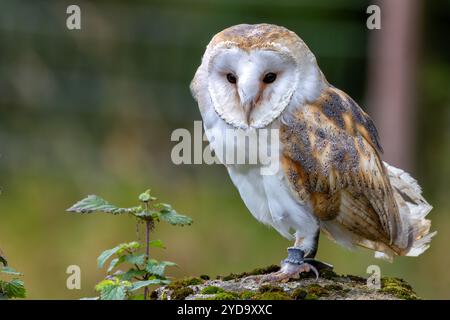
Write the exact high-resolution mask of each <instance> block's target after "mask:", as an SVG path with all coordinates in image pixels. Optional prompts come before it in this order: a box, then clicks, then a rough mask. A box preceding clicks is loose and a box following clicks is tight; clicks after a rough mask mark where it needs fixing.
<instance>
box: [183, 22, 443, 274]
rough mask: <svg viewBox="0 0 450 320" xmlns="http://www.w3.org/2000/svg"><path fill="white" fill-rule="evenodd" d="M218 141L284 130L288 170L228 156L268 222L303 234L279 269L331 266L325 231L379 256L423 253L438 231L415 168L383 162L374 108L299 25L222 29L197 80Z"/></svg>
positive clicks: (282, 152) (241, 186)
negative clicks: (322, 238) (364, 105)
mask: <svg viewBox="0 0 450 320" xmlns="http://www.w3.org/2000/svg"><path fill="white" fill-rule="evenodd" d="M191 91H192V94H193V96H194V98H195V99H196V100H197V102H198V105H199V109H200V113H201V115H202V118H203V125H204V129H205V133H206V135H207V138H208V139H209V141H210V145H211V147H212V148H213V149H215V148H219V147H220V146H219V145H218V143H217V141H220V137H221V136H223V134H224V132H225V131H226V130H244V131H251V130H261V129H264V128H265V129H267V128H270V129H276V130H279V147H278V150H277V152H278V156H279V157H278V159H279V164H280V165H279V169H278V170H277V171H276V173H274V174H272V175H262V174H261V172H260V170H258V169H259V168H258V165H247V164H228V163H227V164H225V165H226V168H227V170H228V173H229V176H230V177H231V180H232V182H233V183H234V185H235V186H236V188H237V189H238V191H239V193H240V196H241V198H242V200H243V201H244V203H245V205H246V206H247V208H248V209H249V211H250V212H251V213H252V215H253V216H254V217H255V218H256V219H257V220H259V221H260V222H262V223H264V224H267V225H269V226H272V227H273V228H275V229H276V230H277V231H278V232H279V233H280V234H281V235H283V236H285V237H287V238H289V239H292V240H293V241H294V240H295V243H294V245H293V246H292V247H289V248H288V257H287V258H286V259H285V260H283V261H282V263H281V268H280V270H279V271H278V272H276V273H273V274H269V275H266V276H264V277H265V278H264V279H265V280H267V281H272V280H273V281H286V280H287V279H290V278H297V277H299V275H300V274H301V273H302V272H309V271H314V273H316V275H318V273H317V269H318V267H323V266H324V265H325V266H328V265H327V264H324V263H321V262H319V261H317V260H315V259H314V257H315V254H316V252H317V248H318V239H319V233H320V231H323V232H324V233H325V234H326V235H327V236H328V237H329V238H331V239H332V240H334V241H336V242H337V243H339V244H341V245H343V246H345V247H348V248H353V247H355V246H361V247H365V248H368V249H372V250H374V251H375V257H377V258H384V259H387V260H390V261H392V259H393V257H394V256H418V255H420V254H421V253H423V252H424V251H425V250H426V249H427V248H428V247H429V242H430V240H431V238H432V237H433V236H434V235H435V233H436V232H433V233H430V231H429V230H430V221H429V220H427V219H425V216H426V215H427V214H428V212H429V211H430V210H431V208H432V207H431V206H430V205H429V204H428V203H427V201H426V200H425V199H424V198H423V197H422V195H421V193H422V191H421V188H420V187H419V185H418V184H417V182H416V181H415V180H414V179H413V178H412V177H411V176H410V175H409V174H408V173H406V172H404V171H403V170H401V169H398V168H395V167H394V166H391V165H389V164H387V163H386V162H383V161H382V159H381V156H380V154H381V153H382V148H381V145H380V142H379V138H378V134H377V130H376V128H375V125H374V123H373V121H372V120H371V119H370V117H369V116H368V115H367V114H366V113H365V112H364V111H363V110H362V109H361V108H360V107H359V106H358V105H357V104H356V102H355V101H354V100H352V98H351V97H349V96H348V95H347V94H346V93H345V92H343V91H341V90H339V89H337V88H335V87H334V86H332V85H331V84H329V83H328V82H327V80H326V79H325V76H324V74H323V73H322V72H321V70H320V68H319V66H318V64H317V61H316V58H315V56H314V55H313V53H312V52H311V51H310V49H309V48H308V47H307V46H306V44H305V43H304V42H303V41H302V40H301V39H300V37H298V36H297V35H296V34H295V33H294V32H292V31H290V30H288V29H286V28H284V27H280V26H276V25H270V24H257V25H247V24H241V25H236V26H233V27H230V28H227V29H225V30H223V31H221V32H219V33H218V34H216V35H215V36H214V37H213V38H212V40H211V42H210V43H209V44H208V46H207V48H206V51H205V53H204V55H203V58H202V62H201V65H200V67H199V68H198V69H197V72H196V73H195V76H194V79H193V80H192V83H191Z"/></svg>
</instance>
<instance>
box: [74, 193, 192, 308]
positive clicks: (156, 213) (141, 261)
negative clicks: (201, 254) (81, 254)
mask: <svg viewBox="0 0 450 320" xmlns="http://www.w3.org/2000/svg"><path fill="white" fill-rule="evenodd" d="M155 200H157V199H156V198H155V197H153V196H152V195H151V194H150V190H147V191H145V192H144V193H142V194H141V195H139V201H140V202H141V204H140V205H139V206H135V207H130V208H120V207H117V206H114V205H112V204H110V203H108V202H107V201H106V200H104V199H102V198H100V197H98V196H95V195H90V196H88V197H87V198H85V199H83V200H81V201H79V202H77V203H76V204H74V205H73V206H72V207H70V208H69V209H67V211H70V212H76V213H82V214H86V213H93V212H103V213H109V214H113V215H118V214H130V215H132V216H133V217H135V218H136V220H137V221H136V223H137V226H138V227H139V226H140V225H141V224H144V225H145V243H144V244H142V243H140V242H139V241H132V242H129V243H121V244H119V245H118V246H116V247H114V248H112V249H108V250H105V251H103V252H102V253H101V254H100V256H99V257H98V258H97V262H98V267H99V268H103V267H104V265H105V263H106V262H107V261H108V260H110V262H109V266H108V269H107V276H106V278H105V279H104V280H102V281H100V282H99V283H98V284H97V285H96V286H95V289H96V290H97V291H98V292H99V293H100V299H101V300H142V299H144V300H147V299H148V298H149V286H152V285H166V284H169V283H170V280H169V279H168V278H167V277H166V276H165V269H166V267H169V266H175V265H176V264H175V263H173V262H170V261H157V260H155V259H151V258H150V248H151V247H154V248H164V244H163V242H162V241H161V240H150V232H151V231H152V230H153V229H154V228H155V225H156V223H157V222H159V221H161V220H162V221H165V222H168V223H170V224H172V225H178V226H185V225H190V224H191V223H192V219H191V218H189V217H187V216H185V215H181V214H179V213H178V212H176V211H175V210H174V209H173V208H172V206H171V205H170V204H167V203H155ZM122 264H127V265H128V266H129V268H128V270H126V271H123V270H119V269H117V268H118V267H119V266H121V265H122ZM142 289H143V293H142ZM140 292H141V293H140Z"/></svg>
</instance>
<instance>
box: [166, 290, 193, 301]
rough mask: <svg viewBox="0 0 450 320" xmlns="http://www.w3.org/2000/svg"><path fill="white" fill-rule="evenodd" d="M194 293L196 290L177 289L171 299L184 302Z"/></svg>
mask: <svg viewBox="0 0 450 320" xmlns="http://www.w3.org/2000/svg"><path fill="white" fill-rule="evenodd" d="M193 293H194V290H193V289H192V288H189V287H184V288H177V289H175V290H173V292H172V294H171V295H170V298H171V299H172V300H184V299H185V298H186V297H187V296H189V295H191V294H193Z"/></svg>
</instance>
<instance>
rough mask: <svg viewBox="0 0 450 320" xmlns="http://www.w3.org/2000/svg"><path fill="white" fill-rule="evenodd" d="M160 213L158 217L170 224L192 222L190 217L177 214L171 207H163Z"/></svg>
mask: <svg viewBox="0 0 450 320" xmlns="http://www.w3.org/2000/svg"><path fill="white" fill-rule="evenodd" d="M160 213H161V215H160V219H161V220H164V221H166V222H168V223H170V224H172V225H178V226H185V225H190V224H192V219H191V218H190V217H188V216H185V215H182V214H179V213H178V212H176V211H175V210H174V209H172V208H164V209H162V210H161V211H160Z"/></svg>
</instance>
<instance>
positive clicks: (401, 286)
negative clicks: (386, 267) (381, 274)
mask: <svg viewBox="0 0 450 320" xmlns="http://www.w3.org/2000/svg"><path fill="white" fill-rule="evenodd" d="M380 291H381V292H383V293H388V294H392V295H394V296H396V297H397V298H399V299H403V300H417V299H418V297H417V295H416V293H415V292H414V290H413V289H412V287H411V286H410V285H409V284H408V283H407V282H406V281H405V280H403V279H399V278H381V289H380Z"/></svg>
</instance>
